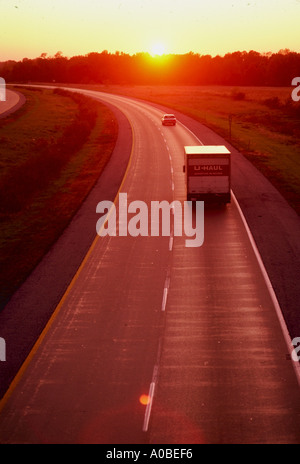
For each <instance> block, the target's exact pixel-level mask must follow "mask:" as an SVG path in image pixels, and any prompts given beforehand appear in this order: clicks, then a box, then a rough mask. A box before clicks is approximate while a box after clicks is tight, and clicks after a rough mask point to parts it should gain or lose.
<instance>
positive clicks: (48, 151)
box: [0, 88, 117, 308]
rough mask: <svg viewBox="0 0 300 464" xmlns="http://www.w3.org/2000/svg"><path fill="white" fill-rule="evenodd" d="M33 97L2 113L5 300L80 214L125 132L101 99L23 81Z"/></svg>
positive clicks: (0, 240)
mask: <svg viewBox="0 0 300 464" xmlns="http://www.w3.org/2000/svg"><path fill="white" fill-rule="evenodd" d="M17 90H18V91H19V92H20V91H21V92H22V93H23V94H24V95H25V96H26V104H25V105H24V106H23V107H22V108H21V109H20V110H19V111H17V112H16V113H13V114H12V115H10V116H9V117H8V118H5V119H2V120H0V167H1V171H0V173H1V174H0V197H1V203H0V221H1V230H0V267H1V271H0V277H1V295H0V308H1V307H3V305H4V304H5V303H6V302H7V300H8V299H9V297H10V296H11V295H12V293H13V292H14V291H15V290H16V289H17V288H18V287H19V285H20V284H21V283H22V281H24V279H25V278H26V276H27V275H28V274H29V273H30V272H31V271H32V270H33V269H34V267H35V266H36V265H37V263H38V262H39V261H40V260H41V258H42V257H43V256H44V255H45V253H47V251H48V250H49V248H50V247H51V245H52V244H53V243H54V242H55V240H56V239H57V238H58V237H59V235H60V234H61V233H62V231H63V229H64V228H65V227H66V226H67V224H68V223H69V222H70V220H71V219H72V217H73V215H74V214H75V212H76V211H77V209H78V207H79V206H80V204H81V203H82V201H83V199H84V198H85V197H86V195H87V194H88V193H89V192H90V190H91V188H92V187H93V185H94V184H95V182H96V181H97V179H98V177H99V175H100V173H101V171H102V170H103V168H104V166H105V164H106V163H107V161H108V159H109V157H110V155H111V153H112V151H113V148H114V145H115V141H116V137H117V123H116V120H115V118H114V116H113V114H112V113H111V112H110V111H109V110H108V109H107V107H105V106H104V105H102V104H101V103H99V102H96V101H92V100H90V99H87V98H85V97H83V96H80V95H75V94H74V95H72V94H66V93H65V92H61V91H52V90H39V89H38V90H33V89H30V90H28V89H21V90H20V88H18V89H17Z"/></svg>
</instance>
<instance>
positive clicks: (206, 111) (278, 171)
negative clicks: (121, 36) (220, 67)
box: [82, 86, 300, 214]
mask: <svg viewBox="0 0 300 464" xmlns="http://www.w3.org/2000/svg"><path fill="white" fill-rule="evenodd" d="M82 87H87V86H82ZM88 87H89V88H93V89H95V90H96V89H98V90H101V91H104V92H111V93H117V94H121V95H127V96H131V97H136V98H140V99H143V100H147V101H150V102H153V103H158V104H161V105H164V106H167V107H170V108H173V109H174V110H178V111H180V112H182V113H184V114H186V115H188V116H191V117H193V118H194V119H196V120H197V121H199V122H201V123H203V124H205V125H206V126H207V127H210V128H211V129H213V130H214V131H215V132H217V133H218V134H220V135H221V136H222V137H224V138H225V139H226V140H227V141H229V142H230V143H231V144H232V145H233V146H235V147H236V148H237V149H238V150H239V151H240V152H241V153H243V154H244V156H245V157H247V158H248V159H249V160H250V161H251V162H252V163H253V164H254V165H255V166H256V167H257V168H258V169H259V170H260V171H261V172H262V173H263V174H264V175H265V176H266V177H267V178H268V179H269V180H270V181H271V182H272V184H273V185H274V186H275V187H276V188H277V189H278V190H279V191H280V192H281V194H282V195H283V196H284V197H285V198H286V200H287V201H288V202H289V204H290V205H291V206H292V207H293V208H294V209H295V211H296V212H297V213H298V214H300V202H299V199H300V103H299V102H298V103H295V102H293V101H292V98H291V92H292V87H286V88H282V87H280V88H277V87H239V88H236V87H230V86H228V87H225V86H169V87H166V86H153V87H150V86H132V87H127V86H88ZM230 119H231V131H230Z"/></svg>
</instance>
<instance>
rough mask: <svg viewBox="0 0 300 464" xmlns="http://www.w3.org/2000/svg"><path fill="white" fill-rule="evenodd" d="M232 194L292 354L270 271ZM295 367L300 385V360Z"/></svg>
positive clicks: (292, 347)
mask: <svg viewBox="0 0 300 464" xmlns="http://www.w3.org/2000/svg"><path fill="white" fill-rule="evenodd" d="M231 195H232V198H233V200H234V202H235V204H236V207H237V209H238V212H239V214H240V216H241V218H242V221H243V223H244V226H245V229H246V232H247V234H248V237H249V240H250V243H251V245H252V249H253V251H254V254H255V256H256V259H257V262H258V265H259V267H260V270H261V272H262V275H263V278H264V280H265V283H266V286H267V288H268V290H269V294H270V297H271V300H272V302H273V305H274V307H275V311H276V313H277V317H278V319H279V323H280V326H281V330H282V333H283V336H284V339H285V342H286V345H287V349H288V352H289V354H290V355H292V352H293V350H294V346H293V344H292V340H291V336H290V334H289V331H288V328H287V325H286V323H285V320H284V317H283V314H282V310H281V308H280V305H279V302H278V300H277V297H276V293H275V291H274V289H273V286H272V283H271V281H270V278H269V276H268V273H267V271H266V268H265V265H264V263H263V260H262V257H261V255H260V252H259V251H258V248H257V245H256V243H255V240H254V238H253V235H252V232H251V230H250V228H249V226H248V223H247V220H246V218H245V216H244V213H243V211H242V209H241V207H240V205H239V203H238V201H237V199H236V197H235V195H234V193H233V191H232V190H231ZM293 367H294V371H295V374H296V378H297V381H298V384H299V386H300V364H299V363H298V362H293Z"/></svg>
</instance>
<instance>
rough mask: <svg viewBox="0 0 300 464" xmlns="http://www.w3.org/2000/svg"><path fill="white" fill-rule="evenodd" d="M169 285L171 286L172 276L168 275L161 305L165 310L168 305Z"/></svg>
mask: <svg viewBox="0 0 300 464" xmlns="http://www.w3.org/2000/svg"><path fill="white" fill-rule="evenodd" d="M169 286H170V277H169V276H168V277H167V278H166V282H165V286H164V293H163V300H162V305H161V310H162V311H163V312H164V311H165V310H166V306H167V299H168V292H169Z"/></svg>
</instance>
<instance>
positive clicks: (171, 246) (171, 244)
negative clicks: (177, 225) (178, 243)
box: [169, 235, 174, 251]
mask: <svg viewBox="0 0 300 464" xmlns="http://www.w3.org/2000/svg"><path fill="white" fill-rule="evenodd" d="M173 243H174V237H173V235H171V237H170V240H169V251H172V250H173Z"/></svg>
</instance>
